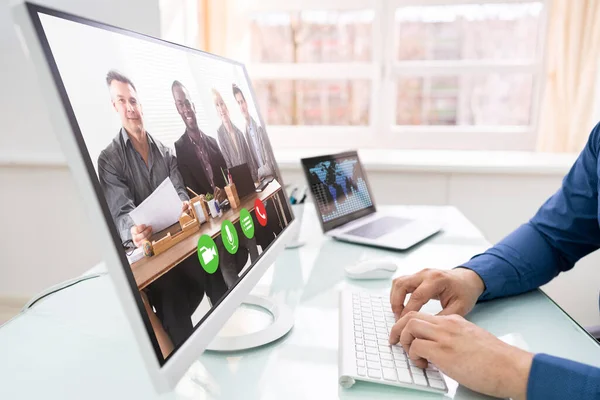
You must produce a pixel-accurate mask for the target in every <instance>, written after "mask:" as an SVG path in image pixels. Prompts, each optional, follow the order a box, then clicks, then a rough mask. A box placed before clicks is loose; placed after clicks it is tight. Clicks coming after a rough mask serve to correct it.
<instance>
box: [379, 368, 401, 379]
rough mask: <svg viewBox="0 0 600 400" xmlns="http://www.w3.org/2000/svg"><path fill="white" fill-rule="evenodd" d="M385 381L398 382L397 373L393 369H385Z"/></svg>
mask: <svg viewBox="0 0 600 400" xmlns="http://www.w3.org/2000/svg"><path fill="white" fill-rule="evenodd" d="M383 379H385V380H386V381H392V382H396V381H397V380H398V376H397V375H396V371H394V370H393V369H391V368H384V369H383Z"/></svg>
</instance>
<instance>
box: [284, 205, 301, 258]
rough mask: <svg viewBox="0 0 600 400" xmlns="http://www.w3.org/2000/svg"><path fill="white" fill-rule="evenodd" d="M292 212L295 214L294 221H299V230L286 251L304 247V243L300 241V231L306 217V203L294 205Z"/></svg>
mask: <svg viewBox="0 0 600 400" xmlns="http://www.w3.org/2000/svg"><path fill="white" fill-rule="evenodd" d="M291 207H292V212H293V213H294V220H295V221H298V223H297V225H298V230H297V231H296V234H295V235H294V237H293V238H292V241H291V242H290V243H288V244H287V246H286V249H296V248H298V247H300V246H304V244H305V243H304V241H301V240H300V230H301V228H302V217H303V216H304V203H301V204H292V205H291Z"/></svg>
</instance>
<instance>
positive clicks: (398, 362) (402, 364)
mask: <svg viewBox="0 0 600 400" xmlns="http://www.w3.org/2000/svg"><path fill="white" fill-rule="evenodd" d="M394 364H396V368H406V369H408V364H407V363H406V360H398V359H396V360H395V361H394Z"/></svg>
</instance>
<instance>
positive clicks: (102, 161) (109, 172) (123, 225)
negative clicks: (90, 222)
mask: <svg viewBox="0 0 600 400" xmlns="http://www.w3.org/2000/svg"><path fill="white" fill-rule="evenodd" d="M98 178H99V180H100V186H101V187H102V191H103V192H104V197H105V198H106V202H107V203H108V208H109V210H110V213H111V215H112V217H113V220H114V222H115V225H116V226H117V230H118V231H119V235H120V236H121V240H122V241H126V240H130V239H131V227H132V226H133V225H134V223H133V220H132V219H131V217H130V216H129V213H130V212H131V211H133V209H135V204H134V202H133V195H132V194H131V191H130V190H129V187H128V186H127V184H126V182H125V178H124V177H123V176H122V174H120V173H119V172H118V169H117V167H116V166H115V165H114V164H113V163H111V162H110V161H109V160H108V157H107V156H106V154H104V152H102V153H100V156H99V157H98Z"/></svg>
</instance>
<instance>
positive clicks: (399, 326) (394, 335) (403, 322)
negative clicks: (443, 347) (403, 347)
mask: <svg viewBox="0 0 600 400" xmlns="http://www.w3.org/2000/svg"><path fill="white" fill-rule="evenodd" d="M415 319H416V320H422V321H426V322H429V323H430V324H437V318H436V317H435V316H433V315H429V314H424V313H418V312H415V311H412V312H410V313H408V314H406V315H405V316H404V317H402V318H400V319H399V320H398V322H396V324H395V325H394V326H393V327H392V329H391V331H390V344H396V343H398V342H399V341H400V336H401V334H402V332H403V331H404V329H405V327H406V326H407V324H408V323H409V322H410V321H411V320H415Z"/></svg>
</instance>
